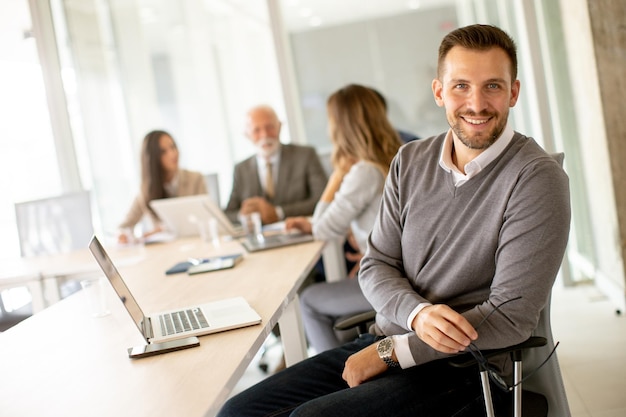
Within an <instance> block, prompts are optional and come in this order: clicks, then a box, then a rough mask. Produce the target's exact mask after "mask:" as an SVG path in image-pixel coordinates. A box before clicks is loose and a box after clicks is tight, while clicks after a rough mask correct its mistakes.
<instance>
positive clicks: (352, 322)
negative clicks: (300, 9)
mask: <svg viewBox="0 0 626 417" xmlns="http://www.w3.org/2000/svg"><path fill="white" fill-rule="evenodd" d="M375 317H376V311H374V310H370V311H366V312H365V313H359V314H355V315H353V316H348V317H345V318H340V319H338V320H337V321H336V322H335V325H334V328H335V329H336V330H349V329H352V328H354V327H357V328H359V330H362V328H364V327H365V326H366V325H367V323H368V322H371V321H373V320H374V318H375ZM366 331H367V330H365V331H362V332H360V333H365V332H366Z"/></svg>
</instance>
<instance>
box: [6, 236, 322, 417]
mask: <svg viewBox="0 0 626 417" xmlns="http://www.w3.org/2000/svg"><path fill="white" fill-rule="evenodd" d="M323 246H324V244H323V242H311V243H306V244H300V245H295V246H290V247H285V248H281V249H274V250H269V251H264V252H258V253H254V254H245V255H244V260H243V262H241V263H240V264H238V265H237V266H236V267H235V268H234V269H230V270H224V271H219V272H210V273H205V274H200V275H194V276H188V275H187V274H177V275H165V270H166V269H167V268H168V267H170V266H172V265H174V264H176V263H177V262H180V261H184V260H186V259H187V258H189V257H206V256H212V255H218V254H228V253H236V252H242V253H243V252H244V251H243V248H242V247H241V246H240V245H239V244H238V243H237V242H224V243H222V245H221V247H219V248H214V247H213V246H212V245H211V244H209V243H204V242H202V241H201V240H199V239H180V240H177V241H174V242H169V243H164V244H154V245H149V246H146V247H145V248H144V249H143V250H144V251H145V253H143V254H141V256H140V257H139V258H137V259H136V260H135V261H132V262H128V261H125V259H126V260H128V259H129V258H127V257H125V254H124V253H123V251H118V250H115V249H114V248H107V250H109V254H110V255H111V258H112V259H113V261H114V262H115V263H116V264H117V266H118V269H119V270H120V273H121V274H122V276H123V277H124V279H125V280H126V282H127V285H128V286H129V288H130V289H131V291H132V292H133V293H134V294H135V297H136V298H137V301H138V302H139V304H140V305H141V306H142V308H143V309H144V312H145V313H150V312H153V311H159V310H165V309H168V308H176V307H182V306H185V305H190V304H195V303H200V302H204V301H212V300H218V299H222V298H227V297H233V296H243V297H244V298H246V300H248V302H249V303H250V305H251V306H252V307H253V308H254V309H255V310H256V311H257V312H258V313H259V315H260V316H261V317H262V323H261V324H260V325H256V326H251V327H246V328H242V329H236V330H230V331H227V332H222V333H216V334H212V335H207V336H202V337H200V346H199V347H195V348H191V349H186V350H182V351H177V352H171V353H167V354H163V355H158V356H153V357H148V358H143V359H137V360H131V359H129V358H128V354H127V351H126V349H127V348H128V347H131V346H135V345H140V344H142V343H143V338H142V336H141V334H140V333H139V331H138V330H137V328H136V327H135V324H134V323H133V321H132V320H131V318H130V316H129V315H128V313H127V312H126V310H125V309H124V307H123V305H122V303H121V302H120V301H119V299H117V297H116V295H115V293H114V291H113V289H112V288H111V287H110V286H106V292H107V293H106V296H107V302H108V307H109V309H110V310H111V314H110V315H108V316H105V317H101V318H94V317H91V315H90V313H89V308H88V305H87V298H86V297H85V294H82V291H79V292H78V293H76V294H74V295H72V296H70V297H68V298H66V299H64V300H62V301H60V302H58V303H56V304H54V305H52V306H51V307H49V308H47V309H45V310H44V311H42V312H40V313H38V314H36V315H34V316H32V317H30V318H29V319H27V320H24V321H23V322H21V323H20V324H18V325H16V326H14V327H12V328H11V329H9V330H7V331H6V332H4V333H0V378H1V381H2V382H1V383H0V415H2V416H5V415H6V416H57V415H58V416H87V415H88V416H168V417H169V416H187V417H193V416H212V415H214V414H215V413H216V412H217V411H218V410H219V408H220V407H221V405H222V404H223V403H224V401H225V400H226V399H227V398H228V396H229V394H230V392H231V391H232V389H233V388H234V386H235V385H236V384H237V382H238V381H239V379H240V377H241V375H243V373H244V371H245V370H246V368H247V367H248V365H249V364H250V362H251V360H252V358H253V357H254V355H255V354H256V352H257V351H258V350H259V349H260V348H261V346H262V344H263V342H264V341H265V339H266V337H267V336H268V334H269V333H270V332H271V330H272V328H273V326H274V325H275V324H276V323H280V327H281V339H282V340H283V344H284V349H285V357H286V360H287V364H288V365H289V364H292V363H294V362H297V361H298V360H301V359H303V358H304V357H306V344H305V339H304V335H303V333H302V329H301V326H300V322H299V311H298V309H299V306H298V299H297V294H296V292H297V290H298V288H299V286H300V285H301V284H302V282H303V281H304V279H305V278H306V277H307V275H308V274H309V272H310V271H311V269H312V268H313V266H314V264H315V262H316V261H317V260H318V259H319V257H320V254H321V252H322V250H323ZM66 256H67V255H66ZM72 256H73V257H74V259H75V260H76V262H77V265H80V267H81V268H83V267H84V265H85V261H86V260H87V259H89V257H90V256H91V254H89V253H88V251H87V250H85V251H78V252H76V253H73V254H72ZM65 261H66V262H68V259H67V258H65ZM46 262H50V265H49V267H50V268H52V267H53V266H54V265H55V264H54V262H53V261H52V260H50V259H48V260H47V261H46ZM70 262H71V261H70ZM93 264H94V266H96V267H97V265H96V263H95V260H94V261H93ZM38 267H41V268H43V267H45V265H38Z"/></svg>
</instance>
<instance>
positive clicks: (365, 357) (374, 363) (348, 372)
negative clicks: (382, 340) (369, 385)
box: [341, 343, 388, 388]
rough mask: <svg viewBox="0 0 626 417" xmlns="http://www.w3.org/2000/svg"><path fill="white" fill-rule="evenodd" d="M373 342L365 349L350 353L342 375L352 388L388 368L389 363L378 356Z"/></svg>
mask: <svg viewBox="0 0 626 417" xmlns="http://www.w3.org/2000/svg"><path fill="white" fill-rule="evenodd" d="M377 344H378V343H372V344H371V345H370V346H368V347H366V348H365V349H363V350H361V351H359V352H357V353H355V354H353V355H350V357H349V358H348V360H347V361H346V366H345V367H344V368H343V374H341V377H342V378H343V379H344V381H346V382H347V383H348V386H349V387H350V388H352V387H356V386H357V385H361V384H362V383H363V382H365V381H367V380H368V379H371V378H373V377H375V376H376V375H378V374H382V373H383V372H385V371H386V370H387V368H388V367H387V364H386V363H385V362H383V360H382V359H380V357H379V356H378V352H377V351H376V345H377Z"/></svg>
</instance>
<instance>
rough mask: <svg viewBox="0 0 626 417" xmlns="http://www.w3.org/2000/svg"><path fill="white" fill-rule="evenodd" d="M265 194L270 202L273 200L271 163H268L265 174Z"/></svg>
mask: <svg viewBox="0 0 626 417" xmlns="http://www.w3.org/2000/svg"><path fill="white" fill-rule="evenodd" d="M265 194H267V197H268V198H269V199H270V200H271V199H273V198H274V176H273V175H272V163H271V162H268V163H267V166H266V172H265Z"/></svg>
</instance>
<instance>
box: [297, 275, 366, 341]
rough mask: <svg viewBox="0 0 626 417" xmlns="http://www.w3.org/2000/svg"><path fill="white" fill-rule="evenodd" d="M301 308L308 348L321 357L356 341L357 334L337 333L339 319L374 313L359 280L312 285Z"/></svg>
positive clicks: (304, 297) (301, 296) (302, 299)
mask: <svg viewBox="0 0 626 417" xmlns="http://www.w3.org/2000/svg"><path fill="white" fill-rule="evenodd" d="M300 307H301V310H302V321H303V323H304V330H305V333H306V336H307V339H308V341H309V345H310V346H311V347H313V348H314V349H315V351H316V352H318V353H320V352H323V351H325V350H328V349H333V348H336V347H338V346H341V345H342V344H343V343H345V342H346V341H348V340H351V339H354V338H355V337H357V333H356V330H355V331H353V332H347V333H343V334H342V333H340V332H337V331H335V330H334V329H333V325H334V323H335V320H337V318H339V317H341V316H345V315H349V314H357V313H362V312H365V311H369V310H371V309H372V306H371V305H370V303H369V302H368V301H367V300H366V299H365V296H363V293H362V292H361V288H360V287H359V282H358V280H357V279H356V278H353V279H348V278H347V279H344V280H342V281H337V282H320V283H317V284H313V285H310V286H309V287H307V288H305V289H304V290H303V291H302V293H301V294H300Z"/></svg>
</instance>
